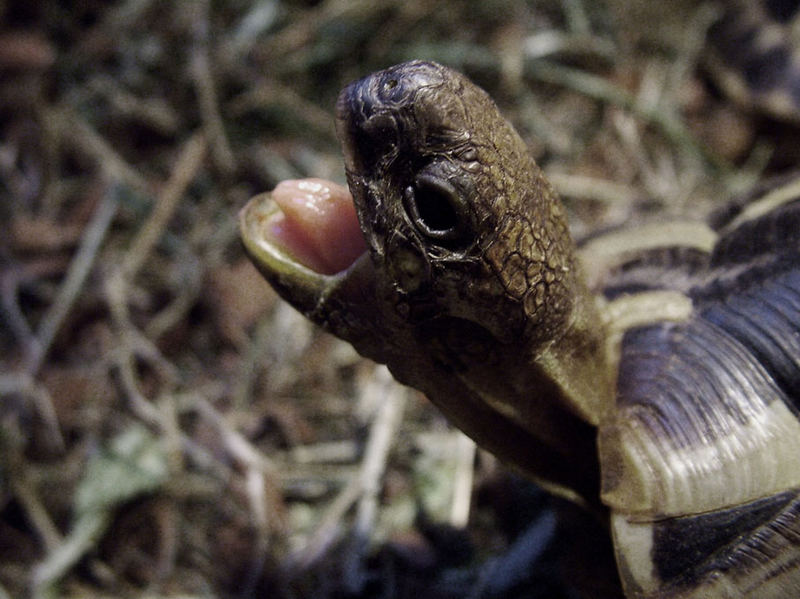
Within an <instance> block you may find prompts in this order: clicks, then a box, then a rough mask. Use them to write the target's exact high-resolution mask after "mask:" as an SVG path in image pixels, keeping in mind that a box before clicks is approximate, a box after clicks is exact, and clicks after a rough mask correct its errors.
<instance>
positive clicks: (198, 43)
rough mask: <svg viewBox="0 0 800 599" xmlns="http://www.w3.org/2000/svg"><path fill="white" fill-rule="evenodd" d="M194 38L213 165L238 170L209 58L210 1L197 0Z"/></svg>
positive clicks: (194, 69) (202, 110) (197, 79)
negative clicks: (226, 130) (198, 0)
mask: <svg viewBox="0 0 800 599" xmlns="http://www.w3.org/2000/svg"><path fill="white" fill-rule="evenodd" d="M194 8H195V14H196V17H195V19H194V32H193V33H194V37H195V45H194V48H193V51H192V59H191V63H190V64H191V66H190V68H191V73H192V78H193V79H194V84H195V89H196V91H197V99H198V101H199V104H200V115H201V118H202V119H203V126H204V128H205V131H206V135H207V136H208V139H209V141H210V142H211V156H212V158H213V160H214V164H215V165H216V166H217V168H219V169H220V170H221V171H222V173H223V174H225V175H230V174H231V173H233V172H234V171H235V170H236V160H235V159H234V157H233V150H231V144H230V142H229V141H228V136H227V135H226V134H225V127H224V125H223V122H222V116H220V111H219V99H218V98H217V89H216V86H215V84H214V76H213V75H212V72H211V59H210V57H209V24H208V11H209V2H208V0H203V1H201V2H196V3H195V7H194Z"/></svg>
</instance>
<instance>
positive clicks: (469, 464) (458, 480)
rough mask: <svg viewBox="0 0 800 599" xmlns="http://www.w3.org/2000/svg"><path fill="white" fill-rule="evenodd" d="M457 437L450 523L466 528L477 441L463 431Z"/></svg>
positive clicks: (470, 502) (470, 501) (456, 526)
mask: <svg viewBox="0 0 800 599" xmlns="http://www.w3.org/2000/svg"><path fill="white" fill-rule="evenodd" d="M455 434H456V435H457V437H456V448H457V455H456V471H455V474H454V475H453V478H454V481H453V505H452V506H451V508H450V524H451V525H452V526H454V527H455V528H464V527H465V526H466V525H467V523H468V522H469V511H470V505H471V504H472V483H473V480H474V478H475V452H476V450H477V447H476V446H475V442H474V441H473V440H472V439H470V438H469V437H467V436H466V435H465V434H464V433H462V432H460V431H459V432H457V433H455Z"/></svg>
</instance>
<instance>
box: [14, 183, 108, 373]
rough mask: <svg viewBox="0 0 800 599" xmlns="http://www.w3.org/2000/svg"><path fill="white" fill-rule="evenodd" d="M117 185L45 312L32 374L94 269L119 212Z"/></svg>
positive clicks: (30, 367)
mask: <svg viewBox="0 0 800 599" xmlns="http://www.w3.org/2000/svg"><path fill="white" fill-rule="evenodd" d="M116 192H117V188H116V187H111V188H110V189H109V190H108V192H107V193H106V194H105V197H104V198H103V201H102V202H101V203H100V206H98V208H97V210H95V213H94V216H93V217H92V220H91V222H90V223H89V225H88V226H87V227H86V232H85V234H84V236H83V240H82V241H81V245H80V248H78V252H77V254H75V257H74V258H73V260H72V263H71V264H70V267H69V270H68V271H67V276H66V278H65V279H64V282H63V283H62V284H61V287H60V288H59V290H58V294H57V295H56V298H55V300H54V301H53V304H52V305H51V306H50V308H49V309H48V311H47V313H46V314H45V315H44V318H43V319H42V322H41V324H40V325H39V328H38V330H37V332H36V345H35V346H34V351H33V353H32V355H31V357H30V359H29V361H28V363H27V364H26V370H27V372H28V373H29V374H30V375H31V376H35V374H36V373H37V372H38V371H39V368H40V367H41V365H42V361H43V360H44V358H45V356H46V355H47V352H48V351H49V350H50V345H51V344H52V342H53V338H54V337H55V335H56V333H57V332H58V330H59V328H60V327H61V325H62V323H63V322H64V318H65V317H66V315H67V314H68V313H69V310H70V308H72V305H73V303H74V302H75V299H76V298H77V297H78V292H79V291H80V290H81V287H82V286H83V283H84V281H85V280H86V276H87V275H88V274H89V271H90V270H91V269H92V265H93V264H94V260H95V258H96V257H97V251H98V249H99V248H100V244H101V243H102V241H103V239H104V238H105V235H106V232H107V231H108V227H109V225H110V224H111V221H112V220H113V219H114V215H115V214H116V212H117V206H118V198H117V193H116Z"/></svg>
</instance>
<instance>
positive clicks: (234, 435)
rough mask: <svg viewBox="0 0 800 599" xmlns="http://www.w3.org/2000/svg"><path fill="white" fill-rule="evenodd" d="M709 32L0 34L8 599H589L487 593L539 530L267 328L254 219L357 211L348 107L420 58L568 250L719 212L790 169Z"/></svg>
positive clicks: (402, 399) (274, 319)
mask: <svg viewBox="0 0 800 599" xmlns="http://www.w3.org/2000/svg"><path fill="white" fill-rule="evenodd" d="M612 4H614V3H612ZM692 4H693V7H692V9H691V10H690V11H689V13H688V16H687V17H686V18H685V19H684V18H683V17H681V20H680V23H681V24H682V25H683V26H681V27H679V28H676V33H675V34H674V36H673V37H672V38H670V39H666V40H659V39H654V38H650V37H648V36H647V35H646V34H645V33H643V32H642V31H640V30H639V29H638V28H636V27H633V28H631V27H630V26H628V25H627V24H626V22H625V20H624V19H621V18H618V16H619V15H618V12H615V11H614V10H612V9H607V8H600V5H598V4H597V3H594V2H588V1H586V2H584V1H582V0H546V1H541V2H531V3H524V2H494V1H493V2H485V1H484V2H479V1H477V0H462V1H459V2H451V3H447V4H446V5H436V4H435V3H430V2H426V1H423V0H402V1H394V0H389V1H387V2H383V3H375V2H365V1H361V0H359V1H355V2H350V1H345V0H326V1H322V2H314V1H303V0H283V1H280V0H261V1H258V2H244V1H242V0H226V1H224V2H215V3H210V2H208V0H196V1H188V0H186V1H182V2H169V3H167V2H154V1H152V0H123V1H120V2H115V3H105V2H99V1H92V0H88V1H87V2H82V3H60V2H52V1H47V2H33V3H32V2H20V1H17V2H15V1H7V2H4V3H2V4H0V23H2V25H1V26H0V70H1V71H2V79H0V111H1V112H0V127H2V134H0V194H2V199H0V214H2V217H3V221H4V222H5V223H6V226H5V229H4V231H5V232H4V233H3V234H2V235H1V236H0V268H1V270H0V300H2V312H0V317H1V318H0V322H2V326H1V327H0V348H2V354H0V355H1V356H2V357H1V358H0V368H2V372H1V373H0V395H1V399H0V597H23V596H34V597H55V596H65V597H83V596H114V597H120V596H131V597H139V596H147V597H158V596H208V597H211V596H231V597H251V596H269V597H306V596H309V597H310V596H314V597H329V596H330V597H334V596H336V597H342V596H365V597H367V596H385V597H398V596H408V595H411V594H416V595H418V596H428V595H426V593H428V594H429V595H430V596H433V595H436V596H441V597H451V596H457V595H464V594H467V592H468V590H469V592H471V593H472V594H473V596H476V597H477V596H490V595H492V593H495V595H494V596H499V595H502V596H509V597H510V596H519V597H522V596H525V597H533V596H559V595H561V596H569V595H568V593H569V592H570V591H569V589H568V585H565V584H564V582H563V581H562V580H560V575H559V573H558V569H557V567H556V566H555V565H554V563H555V562H554V558H553V559H551V558H550V557H548V556H549V555H550V553H548V554H547V555H546V556H545V557H544V558H542V559H540V560H539V561H538V562H537V563H538V564H539V565H538V566H537V568H538V569H536V570H535V571H526V572H525V573H524V576H522V584H518V582H519V581H518V580H517V579H515V578H514V577H515V576H516V577H518V578H519V577H520V572H519V570H518V569H517V570H515V569H514V567H513V565H509V563H508V561H505V562H504V561H503V560H501V559H493V560H489V561H487V556H489V555H494V556H499V555H502V550H503V548H504V547H506V546H507V545H508V544H509V543H510V542H512V541H513V539H514V538H515V536H516V535H517V534H518V533H519V532H520V531H521V530H522V529H523V524H522V522H523V521H528V522H531V521H532V522H534V528H535V526H539V529H537V530H538V531H539V532H538V533H537V534H539V537H538V538H539V539H540V540H541V539H544V540H545V541H548V540H549V538H550V536H551V535H552V528H553V526H552V523H550V520H548V518H551V515H550V512H549V511H548V508H547V501H546V500H544V499H543V498H542V497H541V496H540V495H538V494H537V492H536V491H532V490H530V489H526V490H524V492H523V491H519V489H518V487H519V484H518V483H517V482H514V481H512V480H510V479H508V475H506V474H504V473H503V471H502V469H500V468H499V467H498V466H497V465H496V464H494V463H493V462H492V460H491V459H490V458H489V457H488V456H481V459H480V460H479V461H478V469H477V470H474V469H473V468H472V465H473V461H474V454H473V449H472V448H471V446H470V444H469V443H464V442H463V441H462V440H460V437H459V436H458V435H456V434H455V433H454V432H453V431H452V430H450V429H449V428H448V427H447V425H446V423H444V422H443V420H442V418H441V417H440V416H439V415H438V414H436V413H435V412H434V411H433V410H432V409H431V408H430V407H429V406H428V405H427V404H426V403H425V401H424V399H422V398H420V397H419V396H418V395H416V394H414V393H411V392H409V391H406V390H403V389H400V388H398V387H397V386H396V385H395V384H394V383H392V382H391V381H390V380H389V379H388V375H387V374H386V373H385V371H384V370H382V369H376V368H375V367H374V366H373V365H371V364H368V363H365V362H364V361H363V360H361V359H359V358H358V357H357V356H356V355H354V353H353V351H352V350H351V349H350V348H349V347H348V346H344V345H343V344H341V343H339V342H337V341H336V340H333V339H332V338H330V337H328V336H326V335H324V334H321V333H320V332H319V331H316V330H314V329H312V328H311V327H310V325H308V324H307V323H306V322H305V321H303V320H302V318H301V317H299V316H298V315H297V314H295V313H294V312H293V311H292V310H291V309H289V308H288V307H286V306H285V305H284V304H282V303H281V302H280V301H278V300H277V299H276V297H275V296H274V294H273V292H272V291H271V290H270V289H269V288H268V287H267V285H266V284H265V283H264V282H262V281H261V280H260V278H259V277H258V275H257V274H256V273H255V271H254V270H253V269H252V268H251V266H250V265H249V263H248V262H247V261H246V260H245V258H244V256H243V253H242V251H241V248H240V247H239V243H238V238H237V229H236V214H237V211H238V209H239V208H240V207H241V206H242V205H243V204H244V202H245V201H246V199H247V198H248V197H249V196H251V195H253V194H255V193H257V192H260V191H263V190H265V189H269V188H271V187H273V186H274V185H275V184H276V183H277V182H278V181H279V180H281V179H284V178H289V177H302V176H312V175H313V176H320V177H327V178H333V179H338V180H341V179H342V167H341V165H340V159H339V154H338V150H337V145H336V141H335V138H334V134H333V125H332V123H333V120H332V116H331V114H332V106H333V103H334V100H335V97H336V94H337V93H338V90H339V89H340V88H341V87H342V86H343V85H344V84H345V83H347V82H348V81H350V80H352V79H354V78H356V77H358V76H361V75H364V74H366V73H368V72H370V71H372V70H374V69H377V68H380V67H384V66H387V65H389V64H392V63H395V62H398V61H401V60H404V59H408V58H412V57H413V58H428V59H436V60H440V61H443V62H446V63H448V64H450V65H451V66H454V67H457V68H459V69H462V70H464V71H466V72H467V73H468V74H469V75H470V76H471V77H472V78H474V79H475V80H476V81H477V82H479V83H480V84H481V85H484V86H485V87H486V88H487V89H488V90H489V91H490V92H491V93H492V94H493V95H494V96H495V97H496V98H497V99H498V102H499V103H500V104H501V106H502V108H503V110H504V111H505V112H506V114H508V115H509V117H510V118H511V119H512V120H513V121H514V122H515V123H516V124H517V125H518V126H519V128H520V130H521V131H522V132H523V134H524V136H525V137H526V138H527V139H529V140H530V142H531V147H532V150H533V151H534V152H535V154H536V156H537V158H538V159H539V160H540V162H541V163H542V165H543V166H544V168H545V170H546V171H547V172H549V173H551V174H552V175H553V178H554V180H555V181H556V184H557V186H558V187H559V188H560V189H562V190H563V192H564V193H565V196H566V198H567V201H568V205H569V207H570V209H571V211H572V212H573V213H574V215H575V230H576V233H577V234H578V235H582V234H584V233H585V232H587V231H589V230H591V229H592V228H594V227H596V226H597V225H598V223H602V224H613V223H616V222H621V221H623V220H626V219H630V218H632V217H633V216H634V215H638V214H640V213H642V212H647V211H650V210H653V209H657V210H659V211H672V212H675V211H680V212H691V213H699V212H703V211H705V210H706V209H707V208H708V206H709V205H710V204H711V203H712V202H714V201H717V200H719V199H720V198H721V197H722V195H723V193H722V192H723V190H726V189H728V188H731V187H735V186H739V185H742V184H743V182H746V181H747V180H752V179H753V178H754V177H755V176H757V175H758V173H759V171H760V170H761V169H762V168H763V167H764V165H766V164H767V160H766V159H765V158H764V157H765V156H768V152H766V153H765V151H764V148H769V147H771V146H770V143H772V142H770V141H767V142H766V143H762V140H763V138H762V137H761V136H760V132H759V130H758V128H757V124H758V121H757V120H754V119H752V118H750V117H748V116H746V115H743V114H740V113H738V112H736V111H735V109H732V108H731V107H730V106H729V105H728V104H727V102H725V101H724V100H721V99H719V98H718V97H717V96H716V95H715V94H714V93H713V90H712V89H711V88H710V87H709V85H708V84H707V82H706V81H705V79H704V78H703V77H702V76H701V75H700V74H699V73H700V72H701V71H700V70H699V69H698V61H699V56H701V53H702V46H703V43H702V40H703V35H704V31H705V28H706V27H707V26H708V23H709V22H710V20H709V13H708V12H707V11H705V8H706V7H705V5H704V4H703V3H697V4H696V6H695V3H692ZM68 6H71V8H69V9H68V8H67V7H68ZM676 18H678V17H677V16H676ZM720 131H724V132H725V134H724V135H722V134H720ZM734 164H735V165H738V166H741V165H744V166H745V168H744V170H739V171H733V169H732V168H731V166H730V165H734ZM734 172H736V176H733V175H732V173H734ZM473 488H474V489H475V493H474V494H472V490H473ZM513 489H517V491H513V492H512V490H513ZM524 493H528V494H532V497H533V499H531V498H530V496H528V495H525V494H524ZM509 505H511V506H512V507H509ZM520 505H527V506H528V508H526V509H529V511H530V513H528V514H524V515H523V514H516V513H515V514H514V515H515V516H516V515H519V518H518V519H513V518H510V517H509V510H510V511H512V512H514V510H518V511H519V509H520V508H519V506H520ZM513 506H516V507H513ZM420 507H422V508H424V509H423V510H422V512H420ZM420 513H423V514H424V515H423V516H420ZM470 514H471V517H470V518H469V524H468V526H467V528H466V529H462V528H461V527H462V526H463V525H464V523H465V521H466V520H467V517H468V516H469V515H470ZM446 525H449V526H446ZM450 526H452V528H451V527H450ZM557 544H558V543H557V542H556V543H555V545H556V546H557ZM519 546H520V545H519V544H517V545H516V547H519ZM548 551H549V552H550V551H551V550H548ZM504 577H505V578H504ZM515 581H516V582H515ZM503 584H505V586H503ZM421 589H422V590H421ZM497 589H499V590H497ZM512 589H514V590H512ZM537 589H538V590H537ZM481 593H483V594H481ZM515 593H516V594H515ZM537 593H538V594H537Z"/></svg>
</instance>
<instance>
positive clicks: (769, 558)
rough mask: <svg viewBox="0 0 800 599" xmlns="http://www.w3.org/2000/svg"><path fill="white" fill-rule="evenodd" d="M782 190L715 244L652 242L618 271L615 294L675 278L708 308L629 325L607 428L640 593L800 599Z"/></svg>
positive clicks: (791, 222)
mask: <svg viewBox="0 0 800 599" xmlns="http://www.w3.org/2000/svg"><path fill="white" fill-rule="evenodd" d="M781 183H782V184H776V185H775V186H774V187H769V186H766V187H765V188H764V189H762V190H761V192H762V194H763V195H762V198H765V199H761V200H759V199H755V198H751V201H750V203H749V204H742V205H740V208H738V209H733V210H731V211H729V212H728V214H727V215H726V216H725V217H724V218H721V217H718V218H717V219H716V222H715V223H714V224H715V226H716V228H717V230H719V231H720V232H721V236H720V238H719V240H718V241H717V243H716V244H715V246H714V248H713V250H712V251H711V252H710V253H708V254H706V253H704V252H700V251H698V250H696V249H695V248H691V247H688V248H684V250H683V251H681V249H680V246H675V247H672V248H666V249H664V250H662V251H660V252H659V251H657V250H649V251H648V252H645V253H644V254H643V255H642V256H641V257H640V258H639V259H629V260H628V261H627V262H626V263H625V264H624V265H623V266H622V267H615V268H614V269H613V270H612V271H611V272H610V273H609V275H608V276H607V277H606V278H605V279H604V280H605V282H606V283H607V284H608V286H609V287H608V289H606V295H608V296H610V297H612V298H617V297H619V295H620V294H628V295H629V296H632V297H634V298H635V296H636V294H637V293H647V292H648V291H650V290H652V289H663V288H668V287H670V286H671V287H672V288H673V289H675V290H678V291H680V292H682V293H685V294H686V295H687V296H688V297H689V298H690V299H691V303H692V312H691V314H689V315H688V317H687V318H686V319H685V320H682V321H680V322H674V321H661V322H653V323H649V324H645V325H643V326H636V327H634V328H631V329H629V330H628V331H627V332H625V334H624V337H623V340H622V347H621V357H620V369H619V375H618V396H617V411H616V415H615V417H614V418H613V419H612V421H611V422H608V423H606V424H604V425H601V428H600V448H601V464H602V468H603V469H604V473H603V477H604V481H603V486H604V498H605V500H606V501H607V503H609V505H611V506H612V508H614V509H615V511H616V515H615V516H614V518H613V519H612V522H613V525H614V530H615V536H616V540H617V543H616V548H617V552H618V562H619V564H620V570H621V572H622V577H623V580H625V581H626V592H628V593H629V594H630V595H632V596H637V597H638V596H642V597H649V596H652V597H673V596H676V597H677V596H680V597H709V596H714V597H717V596H722V597H728V596H730V597H734V596H751V595H752V596H757V597H791V596H798V594H800V492H799V491H798V489H799V488H800V471H799V470H798V467H797V465H798V460H800V419H799V416H800V199H797V198H796V197H795V195H794V193H792V192H793V187H794V186H796V185H797V181H796V180H788V181H782V182H781ZM770 197H771V198H772V201H771V200H770ZM775 198H778V200H775ZM781 198H782V199H781ZM759 201H762V202H764V201H766V202H767V203H768V204H769V206H768V208H769V209H768V210H766V209H765V210H759V209H758V202H759ZM736 205H737V204H736V202H734V206H736ZM745 208H746V209H747V210H750V212H752V213H753V214H754V216H750V217H748V215H747V213H746V212H745ZM687 256H689V257H691V258H692V259H691V260H689V261H684V260H683V259H684V258H685V257H687ZM659 267H662V268H663V273H664V274H663V276H657V275H656V274H655V273H656V271H657V270H658V268H659ZM676 273H678V274H677V275H676ZM648 277H649V280H648ZM609 290H610V291H609ZM630 300H631V297H628V300H627V301H630ZM643 473H647V474H643ZM647 476H649V477H650V478H649V479H648V480H646V481H645V483H642V482H641V480H640V479H646V478H647ZM648 482H649V483H651V484H652V485H653V486H652V488H646V487H647V486H648V485H647V483H648ZM643 550H645V551H646V553H647V554H648V555H649V557H648V558H647V559H643V558H642V557H641V551H643Z"/></svg>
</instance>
